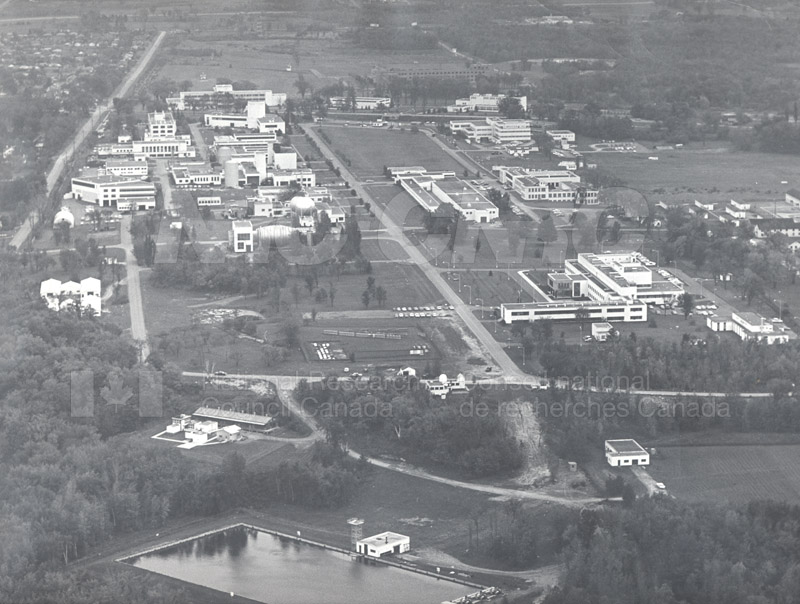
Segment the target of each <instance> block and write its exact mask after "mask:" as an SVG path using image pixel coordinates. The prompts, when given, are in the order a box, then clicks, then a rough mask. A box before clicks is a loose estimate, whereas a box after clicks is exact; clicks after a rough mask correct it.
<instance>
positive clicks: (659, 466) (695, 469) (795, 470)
mask: <svg viewBox="0 0 800 604" xmlns="http://www.w3.org/2000/svg"><path fill="white" fill-rule="evenodd" d="M658 451H659V455H658V457H657V458H655V459H654V460H653V462H652V465H651V466H650V468H649V470H648V471H649V472H650V474H651V475H652V476H653V478H655V479H656V480H658V481H660V482H663V483H664V484H665V485H666V487H667V490H668V491H669V493H671V494H672V495H675V496H676V497H678V498H681V499H687V500H689V501H708V502H714V503H723V502H726V501H727V502H731V503H745V502H748V501H752V500H754V499H775V500H778V501H786V502H795V501H797V499H798V497H800V466H798V464H797V457H798V455H800V445H773V446H769V445H763V446H758V445H753V446H740V445H734V446H708V447H706V446H699V447H691V446H687V447H660V448H659V449H658Z"/></svg>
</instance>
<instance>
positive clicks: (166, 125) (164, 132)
mask: <svg viewBox="0 0 800 604" xmlns="http://www.w3.org/2000/svg"><path fill="white" fill-rule="evenodd" d="M177 133H178V128H177V125H176V123H175V118H174V117H173V116H172V114H171V113H170V112H169V111H154V112H153V113H148V114H147V135H148V136H149V139H150V140H161V139H171V138H175V135H176V134H177Z"/></svg>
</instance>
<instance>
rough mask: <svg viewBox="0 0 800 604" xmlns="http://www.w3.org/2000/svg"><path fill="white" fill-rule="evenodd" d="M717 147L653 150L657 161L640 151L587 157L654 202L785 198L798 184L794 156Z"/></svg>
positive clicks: (594, 154)
mask: <svg viewBox="0 0 800 604" xmlns="http://www.w3.org/2000/svg"><path fill="white" fill-rule="evenodd" d="M709 145H711V143H709ZM714 145H715V147H714V148H713V149H712V148H710V147H709V148H707V149H704V148H703V147H701V146H692V147H688V148H687V147H684V148H682V149H672V150H666V151H665V150H659V151H652V155H653V156H654V157H658V161H651V160H648V159H647V157H648V156H647V155H645V154H638V153H592V154H587V157H589V158H590V159H591V160H594V161H596V162H597V165H598V167H600V168H602V169H604V170H607V171H609V172H611V173H612V174H614V175H615V176H617V177H618V178H621V179H622V180H624V181H625V182H626V183H627V185H628V186H629V187H632V188H634V189H636V190H638V191H640V192H642V193H644V194H645V195H646V196H647V197H648V199H649V200H650V201H652V202H658V201H661V200H664V201H666V202H670V203H675V202H692V201H694V200H695V199H702V200H709V201H715V200H716V201H728V200H730V199H736V200H737V201H750V200H759V199H760V200H763V199H772V198H780V199H782V198H783V194H784V192H785V191H786V190H788V189H789V188H791V187H792V186H796V185H797V182H798V179H797V159H796V158H794V157H792V156H790V155H778V154H768V153H743V152H735V151H730V150H728V149H727V148H720V147H718V146H717V145H718V144H717V143H714ZM781 181H788V184H785V185H782V184H781Z"/></svg>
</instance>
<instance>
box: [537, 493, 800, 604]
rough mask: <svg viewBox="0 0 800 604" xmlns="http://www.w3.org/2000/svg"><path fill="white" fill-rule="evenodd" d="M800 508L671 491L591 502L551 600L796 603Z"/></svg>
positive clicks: (571, 536)
mask: <svg viewBox="0 0 800 604" xmlns="http://www.w3.org/2000/svg"><path fill="white" fill-rule="evenodd" d="M798 526H800V508H798V507H797V506H789V505H785V504H779V503H771V502H754V503H752V504H750V505H748V506H743V507H726V506H724V505H719V506H716V505H708V504H704V505H688V504H685V503H680V502H678V501H675V500H673V499H670V498H667V497H658V498H654V499H653V498H649V499H644V500H641V501H639V502H637V503H635V504H634V505H633V507H632V508H630V509H620V508H615V509H605V510H602V509H601V510H588V509H587V510H583V511H582V512H581V513H580V516H579V519H578V522H577V523H576V524H575V525H573V526H571V527H570V528H569V530H567V531H565V533H564V539H565V541H566V542H567V543H566V545H565V546H564V561H565V564H566V577H565V581H564V584H563V586H562V587H560V588H557V589H555V590H554V591H553V592H552V593H550V594H549V595H548V596H547V597H546V598H545V600H544V602H545V603H546V604H605V603H608V604H611V603H612V602H613V603H614V604H637V603H647V604H679V603H686V604H740V603H741V604H767V603H772V602H774V603H780V604H789V603H791V602H797V597H798V594H800V548H798V544H800V531H799V530H798Z"/></svg>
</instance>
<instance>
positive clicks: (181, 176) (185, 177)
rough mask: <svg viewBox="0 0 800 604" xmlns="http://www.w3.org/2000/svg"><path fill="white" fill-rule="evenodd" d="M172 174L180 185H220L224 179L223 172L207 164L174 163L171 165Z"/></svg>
mask: <svg viewBox="0 0 800 604" xmlns="http://www.w3.org/2000/svg"><path fill="white" fill-rule="evenodd" d="M170 175H171V176H172V181H173V182H174V183H175V184H176V185H177V186H179V187H189V186H220V185H221V184H222V180H223V174H222V172H221V171H218V170H214V169H212V168H211V166H209V165H207V164H174V165H172V166H170Z"/></svg>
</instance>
